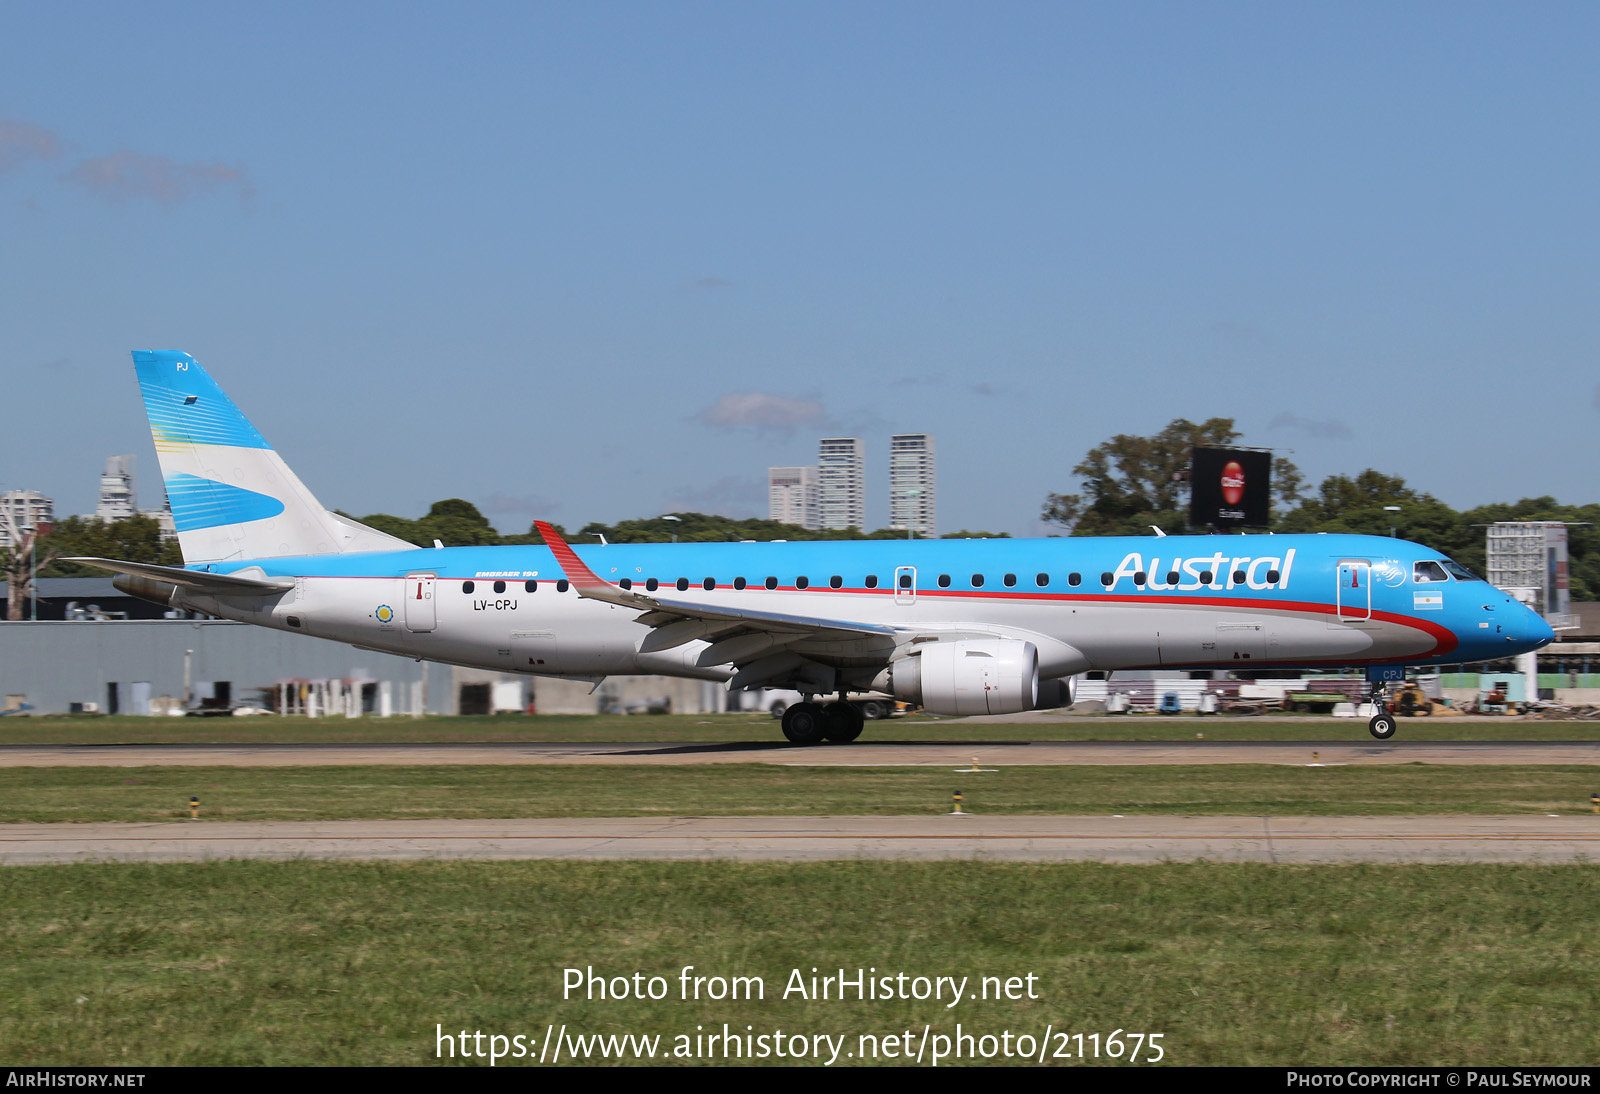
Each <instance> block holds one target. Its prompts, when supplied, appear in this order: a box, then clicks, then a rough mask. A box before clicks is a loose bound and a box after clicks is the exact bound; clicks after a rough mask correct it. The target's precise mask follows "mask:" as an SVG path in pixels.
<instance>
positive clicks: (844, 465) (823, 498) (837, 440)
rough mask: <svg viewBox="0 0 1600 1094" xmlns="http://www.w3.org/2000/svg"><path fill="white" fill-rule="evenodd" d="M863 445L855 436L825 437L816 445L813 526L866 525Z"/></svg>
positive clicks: (833, 528)
mask: <svg viewBox="0 0 1600 1094" xmlns="http://www.w3.org/2000/svg"><path fill="white" fill-rule="evenodd" d="M866 476H867V447H866V443H865V442H863V441H862V440H861V439H860V438H858V437H826V438H824V439H823V440H822V441H820V442H819V443H818V446H817V526H818V527H819V528H822V529H825V530H827V531H840V532H842V531H845V530H847V529H850V528H862V529H864V528H866V526H867V488H866Z"/></svg>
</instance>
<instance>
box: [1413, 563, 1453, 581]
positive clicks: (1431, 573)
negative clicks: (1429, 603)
mask: <svg viewBox="0 0 1600 1094" xmlns="http://www.w3.org/2000/svg"><path fill="white" fill-rule="evenodd" d="M1411 580H1412V581H1415V582H1416V583H1417V584H1418V585H1426V584H1427V583H1428V582H1430V581H1449V580H1450V575H1449V574H1447V573H1445V572H1444V567H1443V566H1441V565H1439V564H1438V563H1437V562H1419V563H1417V564H1416V565H1415V566H1413V567H1412V568H1411Z"/></svg>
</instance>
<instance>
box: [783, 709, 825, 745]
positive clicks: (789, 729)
mask: <svg viewBox="0 0 1600 1094" xmlns="http://www.w3.org/2000/svg"><path fill="white" fill-rule="evenodd" d="M827 729H828V718H827V715H825V714H824V713H823V710H822V708H821V707H819V706H818V705H817V704H816V703H796V704H794V705H793V706H792V707H789V708H788V709H787V710H785V711H784V712H783V735H784V736H785V737H787V738H789V742H790V743H791V744H797V745H814V744H819V743H821V741H822V739H823V737H825V736H826V735H827Z"/></svg>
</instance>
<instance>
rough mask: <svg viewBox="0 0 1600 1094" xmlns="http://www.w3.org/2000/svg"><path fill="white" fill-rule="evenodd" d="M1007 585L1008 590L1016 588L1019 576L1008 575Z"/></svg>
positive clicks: (1006, 577) (1006, 578)
mask: <svg viewBox="0 0 1600 1094" xmlns="http://www.w3.org/2000/svg"><path fill="white" fill-rule="evenodd" d="M1005 583H1006V588H1008V589H1013V588H1016V584H1017V575H1016V574H1007V575H1006V576H1005Z"/></svg>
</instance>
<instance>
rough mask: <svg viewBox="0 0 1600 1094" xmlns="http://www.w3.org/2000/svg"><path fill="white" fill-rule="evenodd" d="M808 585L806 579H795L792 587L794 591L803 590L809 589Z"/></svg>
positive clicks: (809, 582)
mask: <svg viewBox="0 0 1600 1094" xmlns="http://www.w3.org/2000/svg"><path fill="white" fill-rule="evenodd" d="M810 585H811V581H810V580H809V579H808V578H804V577H797V578H795V579H794V587H795V588H796V589H805V588H808V587H810Z"/></svg>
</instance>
